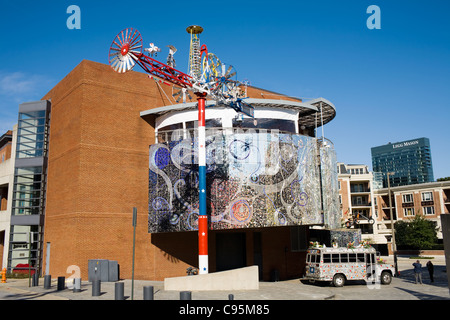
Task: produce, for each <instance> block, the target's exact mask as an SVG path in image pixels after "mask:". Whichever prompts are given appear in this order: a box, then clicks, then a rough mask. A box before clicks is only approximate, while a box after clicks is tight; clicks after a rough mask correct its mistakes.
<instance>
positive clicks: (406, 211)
mask: <svg viewBox="0 0 450 320" xmlns="http://www.w3.org/2000/svg"><path fill="white" fill-rule="evenodd" d="M403 214H404V215H405V217H407V216H414V215H415V213H414V208H403Z"/></svg>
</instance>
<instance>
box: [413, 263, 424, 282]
mask: <svg viewBox="0 0 450 320" xmlns="http://www.w3.org/2000/svg"><path fill="white" fill-rule="evenodd" d="M412 265H413V266H414V276H415V278H416V284H417V280H419V281H420V284H422V265H421V264H420V262H419V260H417V261H416V262H415V263H413V264H412Z"/></svg>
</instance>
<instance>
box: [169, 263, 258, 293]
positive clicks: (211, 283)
mask: <svg viewBox="0 0 450 320" xmlns="http://www.w3.org/2000/svg"><path fill="white" fill-rule="evenodd" d="M258 289H259V277H258V266H251V267H246V268H241V269H234V270H229V271H222V272H215V273H209V274H199V275H196V276H186V277H176V278H166V279H164V290H166V291H170V290H172V291H208V290H210V291H212V290H214V291H218V290H258Z"/></svg>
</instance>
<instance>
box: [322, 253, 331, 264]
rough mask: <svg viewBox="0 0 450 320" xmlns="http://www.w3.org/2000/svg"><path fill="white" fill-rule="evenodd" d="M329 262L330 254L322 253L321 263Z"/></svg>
mask: <svg viewBox="0 0 450 320" xmlns="http://www.w3.org/2000/svg"><path fill="white" fill-rule="evenodd" d="M330 262H331V255H330V254H329V253H326V254H324V255H323V263H330Z"/></svg>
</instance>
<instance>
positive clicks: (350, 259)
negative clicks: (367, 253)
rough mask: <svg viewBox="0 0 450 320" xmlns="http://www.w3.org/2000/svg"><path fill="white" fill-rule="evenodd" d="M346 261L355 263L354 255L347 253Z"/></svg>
mask: <svg viewBox="0 0 450 320" xmlns="http://www.w3.org/2000/svg"><path fill="white" fill-rule="evenodd" d="M348 261H349V262H356V253H349V254H348Z"/></svg>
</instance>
